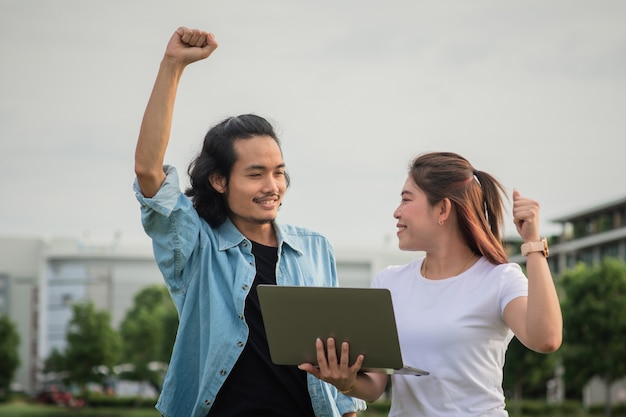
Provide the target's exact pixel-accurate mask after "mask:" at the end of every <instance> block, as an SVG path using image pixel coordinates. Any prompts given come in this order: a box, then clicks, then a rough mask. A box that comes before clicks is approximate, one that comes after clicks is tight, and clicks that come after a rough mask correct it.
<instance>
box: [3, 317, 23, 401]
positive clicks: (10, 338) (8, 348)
mask: <svg viewBox="0 0 626 417" xmlns="http://www.w3.org/2000/svg"><path fill="white" fill-rule="evenodd" d="M19 345H20V335H19V334H18V333H17V329H16V328H15V325H14V324H13V322H12V321H11V320H10V319H9V317H8V316H7V315H4V314H3V315H1V316H0V398H2V397H4V396H5V395H6V394H7V393H8V391H9V387H10V386H11V381H13V377H14V376H15V371H16V370H17V367H18V366H20V356H19V353H18V347H19Z"/></svg>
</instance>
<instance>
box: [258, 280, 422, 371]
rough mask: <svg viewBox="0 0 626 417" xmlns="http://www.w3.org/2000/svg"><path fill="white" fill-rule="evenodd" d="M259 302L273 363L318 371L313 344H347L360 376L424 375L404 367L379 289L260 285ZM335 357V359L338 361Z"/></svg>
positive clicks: (386, 299) (387, 302)
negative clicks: (360, 357) (359, 367)
mask: <svg viewBox="0 0 626 417" xmlns="http://www.w3.org/2000/svg"><path fill="white" fill-rule="evenodd" d="M258 294H259V302H260V304H261V313H262V315H263V323H264V325H265V331H266V333H267V342H268V344H269V349H270V355H271V358H272V362H274V363H275V364H277V365H299V364H301V363H312V364H314V365H317V355H316V351H315V339H316V338H318V337H319V338H321V339H322V340H323V341H324V343H325V342H326V339H328V337H334V338H335V340H336V342H337V344H336V345H337V350H338V355H339V348H340V347H341V342H342V341H344V340H345V341H348V342H349V343H350V364H352V363H354V361H355V360H356V357H357V356H358V355H359V354H360V353H363V354H364V355H365V360H364V362H363V366H362V370H364V371H368V372H383V373H386V374H393V373H401V374H412V375H428V374H429V373H428V372H427V371H424V370H422V369H418V368H415V367H411V366H407V365H406V364H404V363H403V362H402V354H401V352H400V343H399V341H398V331H397V328H396V321H395V316H394V312H393V304H392V302H391V293H390V291H389V290H387V289H382V288H342V287H340V288H337V287H334V288H331V287H296V286H277V285H259V286H258ZM337 357H339V356H337Z"/></svg>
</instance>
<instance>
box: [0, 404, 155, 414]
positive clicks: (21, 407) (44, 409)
mask: <svg viewBox="0 0 626 417" xmlns="http://www.w3.org/2000/svg"><path fill="white" fill-rule="evenodd" d="M0 416H2V417H160V414H159V412H158V411H156V410H155V409H153V408H91V407H84V408H67V407H59V406H54V405H37V404H0Z"/></svg>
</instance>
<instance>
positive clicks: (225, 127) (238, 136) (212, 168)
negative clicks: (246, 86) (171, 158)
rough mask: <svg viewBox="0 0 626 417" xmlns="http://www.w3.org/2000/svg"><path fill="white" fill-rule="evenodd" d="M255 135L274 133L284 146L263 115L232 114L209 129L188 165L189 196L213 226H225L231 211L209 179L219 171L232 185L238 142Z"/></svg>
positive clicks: (272, 134) (275, 138)
mask: <svg viewBox="0 0 626 417" xmlns="http://www.w3.org/2000/svg"><path fill="white" fill-rule="evenodd" d="M255 136H270V137H271V138H273V139H274V140H275V141H276V143H277V144H278V147H279V148H280V141H279V140H278V137H277V136H276V133H275V132H274V128H273V126H272V125H271V123H269V122H268V121H267V120H266V119H264V118H263V117H260V116H256V115H254V114H243V115H240V116H235V117H229V118H227V119H225V120H223V121H221V122H219V123H218V124H216V125H214V126H213V127H211V128H210V129H209V131H208V132H207V134H206V136H205V137H204V143H203V145H202V150H201V151H200V152H199V153H198V155H197V156H196V157H195V158H194V159H193V160H192V161H191V163H190V164H189V168H187V174H189V179H190V183H191V186H190V187H189V188H187V190H185V195H187V196H188V197H190V198H191V201H192V202H193V206H194V207H195V209H196V211H197V212H198V214H199V215H200V217H202V218H203V219H205V220H206V221H207V222H208V223H209V225H211V227H218V226H220V225H222V224H223V223H224V222H225V221H226V219H227V218H228V214H229V212H230V210H229V208H228V203H227V201H226V196H225V195H224V194H222V193H220V192H218V191H217V190H215V189H214V188H213V186H212V185H211V183H210V182H209V178H210V177H211V176H212V175H215V174H217V175H219V176H220V177H223V178H224V179H225V181H226V185H227V186H228V182H229V181H230V174H231V170H232V168H233V165H234V164H235V162H236V161H237V154H236V152H235V146H234V144H235V141H236V140H245V139H250V138H253V137H255ZM281 152H282V151H281ZM286 179H287V185H289V177H288V176H286Z"/></svg>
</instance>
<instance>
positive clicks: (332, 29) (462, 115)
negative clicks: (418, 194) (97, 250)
mask: <svg viewBox="0 0 626 417" xmlns="http://www.w3.org/2000/svg"><path fill="white" fill-rule="evenodd" d="M625 21H626V2H623V1H621V0H616V1H605V0H598V1H593V2H591V1H582V0H556V1H543V0H542V1H537V0H523V1H522V0H511V1H495V0H479V1H473V0H472V1H470V0H463V1H449V0H442V1H421V0H385V1H382V0H376V1H375V0H332V1H331V0H316V1H300V0H263V1H259V0H204V1H190V0H179V1H164V0H108V1H98V2H95V1H90V0H57V1H44V0H0V196H1V197H0V198H1V203H0V207H1V208H0V210H1V211H0V235H4V236H6V235H10V236H40V237H69V238H79V239H85V240H89V239H100V240H111V241H113V240H114V239H120V240H123V241H124V240H125V241H129V242H130V241H135V240H136V241H138V242H148V240H147V237H146V236H145V234H144V233H143V230H142V228H141V224H140V217H139V205H138V203H137V201H136V199H135V196H134V193H133V190H132V183H133V180H134V172H133V163H134V159H133V158H134V148H135V143H136V139H137V135H138V132H139V126H140V123H141V118H142V115H143V111H144V109H145V105H146V103H147V100H148V97H149V94H150V91H151V88H152V85H153V82H154V78H155V76H156V72H157V69H158V65H159V62H160V60H161V58H162V56H163V52H164V50H165V45H166V44H167V41H168V40H169V38H170V36H171V34H172V33H173V32H174V30H175V29H176V28H177V27H179V26H188V27H194V28H200V29H203V30H207V31H209V32H212V33H214V34H215V37H216V39H217V41H218V43H219V48H218V49H217V50H216V51H215V52H214V53H213V55H212V56H211V57H209V58H208V59H207V60H204V61H201V62H198V63H195V64H193V65H191V66H190V67H188V68H187V69H186V70H185V73H184V75H183V79H182V82H181V84H180V88H179V92H178V96H177V101H176V108H175V114H174V123H173V128H172V138H171V141H170V146H169V148H168V152H167V155H166V163H168V164H171V165H174V166H176V167H177V168H178V170H179V172H180V173H181V176H182V177H183V178H184V173H185V172H186V168H187V165H188V163H189V161H190V160H191V158H192V157H193V156H194V155H195V153H196V152H197V151H198V150H199V146H200V143H201V141H202V138H203V136H204V134H205V133H206V131H207V130H208V128H209V127H210V126H211V125H213V124H214V123H217V122H219V121H220V120H222V119H223V118H225V117H228V116H231V115H237V114H242V113H255V114H258V115H261V116H264V117H266V118H268V119H269V120H270V121H271V122H272V123H273V124H274V125H275V127H276V130H277V132H278V135H279V136H280V139H281V141H282V145H283V153H284V158H285V162H286V165H287V169H288V171H289V173H290V176H291V179H292V182H291V187H290V189H289V190H288V192H287V195H286V197H285V200H284V204H283V207H282V209H281V212H280V213H279V217H278V220H279V221H280V222H282V223H290V224H295V225H300V226H306V227H309V228H312V229H315V230H318V231H320V232H322V233H324V234H326V235H327V236H328V237H329V238H330V239H331V241H332V242H333V243H334V244H335V245H336V246H342V247H354V248H359V247H373V248H379V247H386V248H388V247H395V246H396V245H397V241H396V238H395V232H396V228H395V224H396V222H395V220H394V218H393V211H394V209H395V207H396V206H397V205H398V203H399V201H400V190H401V187H402V185H403V183H404V180H405V179H406V175H407V167H408V165H409V163H410V161H411V159H412V158H413V157H415V156H416V155H418V154H420V153H422V152H427V151H452V152H457V153H460V154H461V155H463V156H465V157H466V158H468V159H469V161H470V162H471V163H472V164H473V165H474V167H475V168H476V169H479V170H482V171H486V172H489V173H490V174H492V175H494V176H495V177H496V178H498V179H499V180H500V181H501V182H502V183H503V185H504V186H505V187H506V189H507V190H508V193H509V194H510V193H511V192H512V190H513V188H517V189H518V190H520V192H521V193H522V194H523V195H525V196H527V197H530V198H533V199H536V200H537V201H539V203H540V205H541V231H542V233H543V234H552V233H558V232H559V231H560V228H559V227H558V225H557V224H555V223H554V222H553V220H554V219H556V218H559V217H561V216H564V215H567V214H570V213H573V212H576V211H578V210H580V209H584V208H587V207H590V206H593V205H596V204H601V203H604V202H606V201H611V200H614V199H618V198H622V197H624V196H626V185H624V179H625V178H626V175H625V174H626V168H625V166H626V165H625V163H624V159H625V158H626V140H625V139H626V138H625V137H624V136H625V132H626V25H625V24H624V22H625ZM185 181H186V180H185ZM185 185H186V183H183V186H185ZM506 207H507V208H506V210H507V213H508V212H510V204H508V203H507V206H506ZM505 233H506V234H507V235H511V236H512V235H514V234H515V230H514V226H513V224H512V220H510V218H507V224H506V229H505Z"/></svg>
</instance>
